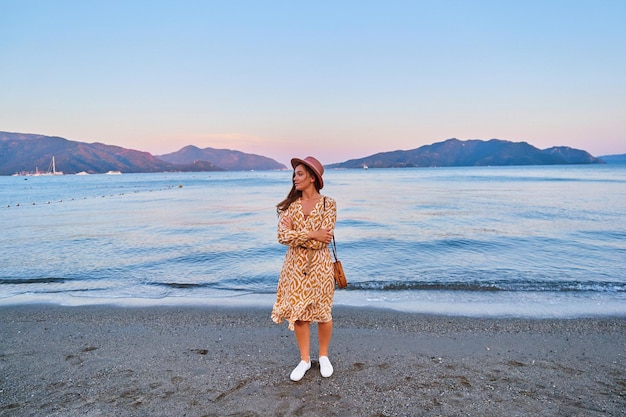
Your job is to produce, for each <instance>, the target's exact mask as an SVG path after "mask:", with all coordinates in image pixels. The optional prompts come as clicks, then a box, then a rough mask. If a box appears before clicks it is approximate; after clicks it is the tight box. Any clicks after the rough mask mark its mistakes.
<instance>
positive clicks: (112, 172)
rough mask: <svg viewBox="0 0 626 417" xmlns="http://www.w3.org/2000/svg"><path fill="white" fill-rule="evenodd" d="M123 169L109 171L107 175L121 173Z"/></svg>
mask: <svg viewBox="0 0 626 417" xmlns="http://www.w3.org/2000/svg"><path fill="white" fill-rule="evenodd" d="M121 174H122V171H109V172H107V173H106V175H121Z"/></svg>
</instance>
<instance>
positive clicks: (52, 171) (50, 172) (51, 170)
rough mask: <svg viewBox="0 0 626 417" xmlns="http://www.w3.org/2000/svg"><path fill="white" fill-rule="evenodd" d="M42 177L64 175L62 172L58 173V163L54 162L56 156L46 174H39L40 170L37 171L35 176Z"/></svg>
mask: <svg viewBox="0 0 626 417" xmlns="http://www.w3.org/2000/svg"><path fill="white" fill-rule="evenodd" d="M41 175H63V172H62V171H57V166H56V162H55V160H54V156H52V161H50V166H49V167H48V170H47V171H46V172H39V169H35V174H34V176H36V177H38V176H41Z"/></svg>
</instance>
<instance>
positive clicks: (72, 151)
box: [0, 132, 286, 175]
mask: <svg viewBox="0 0 626 417" xmlns="http://www.w3.org/2000/svg"><path fill="white" fill-rule="evenodd" d="M188 148H190V147H186V148H183V149H181V150H180V151H178V152H175V153H172V154H168V155H165V156H163V158H167V159H168V160H165V159H161V158H158V157H155V156H153V155H151V154H150V153H148V152H141V151H136V150H132V149H126V148H122V147H119V146H111V145H105V144H102V143H83V142H75V141H71V140H67V139H64V138H60V137H56V136H44V135H33V134H24V133H9V132H0V175H12V174H15V173H34V172H35V171H36V170H39V171H46V170H48V168H49V166H50V163H51V160H52V157H54V158H55V163H56V164H55V165H56V169H57V170H58V171H62V172H63V173H65V174H75V173H78V172H83V171H84V172H87V173H89V174H97V173H105V172H109V171H120V172H125V173H133V172H168V171H179V172H180V171H182V172H202V171H225V170H240V171H244V170H255V169H257V170H266V169H285V168H286V167H285V166H284V165H283V164H280V163H278V162H276V161H274V160H272V159H269V158H266V157H264V156H259V155H252V154H245V153H243V152H239V151H229V150H216V149H211V148H207V149H204V150H200V149H198V148H195V149H198V151H199V153H198V155H206V156H207V158H206V159H205V158H202V157H200V158H195V157H192V156H191V154H190V152H189V149H188ZM191 148H193V147H191Z"/></svg>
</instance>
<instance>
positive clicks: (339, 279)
mask: <svg viewBox="0 0 626 417" xmlns="http://www.w3.org/2000/svg"><path fill="white" fill-rule="evenodd" d="M333 257H334V258H335V261H334V262H333V270H334V272H335V283H336V284H337V287H338V288H346V287H347V286H348V281H347V280H346V274H345V273H344V272H343V265H341V261H340V260H339V259H337V246H336V245H335V237H334V236H333Z"/></svg>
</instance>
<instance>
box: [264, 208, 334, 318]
mask: <svg viewBox="0 0 626 417" xmlns="http://www.w3.org/2000/svg"><path fill="white" fill-rule="evenodd" d="M285 216H288V217H290V218H291V220H292V222H293V229H286V228H284V227H282V226H281V220H282V219H283V217H285ZM336 219H337V204H336V203H335V200H333V199H332V198H330V197H320V199H319V200H318V201H317V203H316V204H315V207H314V208H313V210H311V213H309V215H308V216H306V217H305V216H304V213H303V212H302V201H301V200H300V199H298V200H296V201H294V202H293V203H291V205H290V206H289V208H288V209H287V210H285V211H283V212H281V213H280V214H279V220H278V241H279V242H280V243H282V244H284V245H288V246H289V249H287V254H286V255H285V261H284V263H283V268H282V270H281V272H280V278H279V280H278V289H277V291H276V303H275V304H274V308H273V310H272V320H274V322H276V323H281V322H282V321H283V320H287V321H288V322H289V329H290V330H293V329H294V323H295V322H296V320H301V321H315V322H322V323H324V322H328V321H331V320H332V315H331V310H332V306H333V295H334V293H335V278H334V276H333V262H332V257H331V254H330V250H329V249H328V245H327V244H325V243H322V242H319V241H317V240H307V233H308V232H309V231H311V230H319V229H322V228H324V229H332V230H335V221H336Z"/></svg>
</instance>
